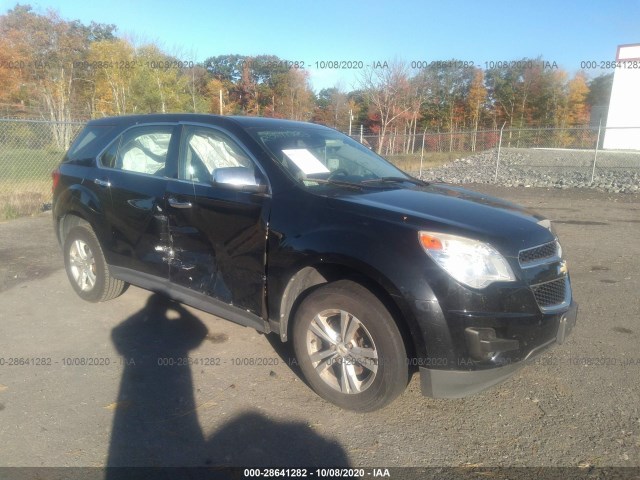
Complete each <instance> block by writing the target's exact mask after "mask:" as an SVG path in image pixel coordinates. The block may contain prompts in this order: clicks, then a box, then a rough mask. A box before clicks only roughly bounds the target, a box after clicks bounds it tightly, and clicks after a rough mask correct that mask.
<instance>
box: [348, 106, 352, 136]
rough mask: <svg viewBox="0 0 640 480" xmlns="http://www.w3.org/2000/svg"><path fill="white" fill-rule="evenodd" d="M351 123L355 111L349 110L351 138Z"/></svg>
mask: <svg viewBox="0 0 640 480" xmlns="http://www.w3.org/2000/svg"><path fill="white" fill-rule="evenodd" d="M351 122H353V110H352V109H349V136H351Z"/></svg>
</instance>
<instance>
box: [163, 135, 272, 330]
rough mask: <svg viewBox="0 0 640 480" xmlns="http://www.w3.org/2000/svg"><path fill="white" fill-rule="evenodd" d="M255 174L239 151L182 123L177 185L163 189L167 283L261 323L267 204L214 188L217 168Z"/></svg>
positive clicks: (229, 141)
mask: <svg viewBox="0 0 640 480" xmlns="http://www.w3.org/2000/svg"><path fill="white" fill-rule="evenodd" d="M228 167H246V168H250V169H253V171H254V172H258V173H257V174H258V175H261V173H259V170H258V167H257V166H256V163H255V161H254V160H253V159H252V158H251V156H250V154H249V153H248V152H247V150H246V149H244V148H243V147H241V146H240V143H239V142H237V141H235V140H234V139H233V138H232V137H231V136H230V135H228V134H226V133H224V132H222V131H220V130H218V129H215V128H210V127H202V126H195V125H184V126H183V128H182V134H181V140H180V154H179V161H178V179H177V180H171V181H169V183H168V185H167V195H166V198H167V215H168V218H169V227H170V235H171V244H172V254H173V258H172V261H171V263H170V269H169V279H170V281H171V282H172V283H174V284H176V285H179V286H182V287H186V288H188V289H190V290H191V291H192V292H193V293H196V294H201V295H205V296H207V297H209V298H211V299H214V300H215V301H219V302H222V303H224V304H227V305H231V306H234V307H238V308H240V309H242V310H244V311H249V312H251V313H253V314H254V315H256V316H258V317H262V318H263V319H264V318H266V317H265V312H264V288H265V281H266V280H265V253H266V230H267V221H268V208H269V198H268V196H267V195H265V194H261V193H255V192H248V191H242V190H239V189H237V188H232V187H229V186H220V185H215V186H214V185H213V184H212V178H213V174H214V171H215V170H216V169H217V168H228Z"/></svg>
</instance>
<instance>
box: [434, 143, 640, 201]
mask: <svg viewBox="0 0 640 480" xmlns="http://www.w3.org/2000/svg"><path fill="white" fill-rule="evenodd" d="M496 159H497V150H490V151H487V152H483V153H478V154H476V155H472V156H469V157H466V158H459V159H457V160H454V161H453V162H451V163H449V164H446V165H443V166H442V167H439V168H435V169H432V170H428V171H426V172H424V173H423V175H422V178H423V179H425V180H430V181H443V182H449V183H464V184H468V183H494V179H495V174H496ZM593 159H594V152H593V151H590V152H589V151H578V150H564V149H524V148H503V149H502V150H501V151H500V164H499V168H498V177H497V184H498V185H502V186H506V187H553V188H561V189H562V188H572V187H578V188H594V189H596V190H600V191H604V192H609V193H634V192H637V191H638V190H639V189H640V152H609V151H604V152H599V153H598V159H597V166H596V169H595V176H594V178H593V183H592V182H591V174H592V167H593Z"/></svg>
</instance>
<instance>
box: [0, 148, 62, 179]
mask: <svg viewBox="0 0 640 480" xmlns="http://www.w3.org/2000/svg"><path fill="white" fill-rule="evenodd" d="M63 156H64V152H60V151H58V150H55V149H29V148H3V147H2V146H0V182H3V183H4V181H19V180H39V179H45V178H50V175H51V171H52V170H53V169H54V168H56V166H58V164H59V163H60V161H61V160H62V157H63Z"/></svg>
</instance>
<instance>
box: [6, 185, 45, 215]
mask: <svg viewBox="0 0 640 480" xmlns="http://www.w3.org/2000/svg"><path fill="white" fill-rule="evenodd" d="M50 201H51V179H50V178H47V179H43V180H37V179H34V180H28V179H21V180H1V181H0V220H11V219H14V218H18V217H25V216H29V215H35V214H36V213H40V212H42V206H43V204H45V203H48V202H50Z"/></svg>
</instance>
